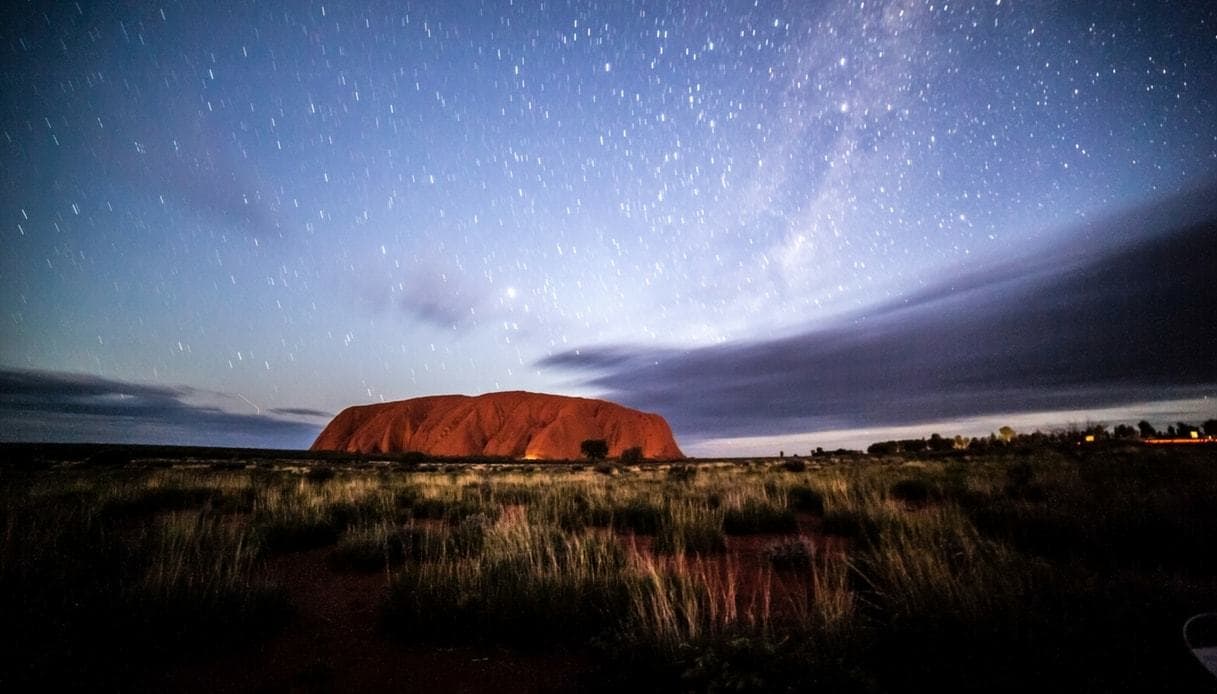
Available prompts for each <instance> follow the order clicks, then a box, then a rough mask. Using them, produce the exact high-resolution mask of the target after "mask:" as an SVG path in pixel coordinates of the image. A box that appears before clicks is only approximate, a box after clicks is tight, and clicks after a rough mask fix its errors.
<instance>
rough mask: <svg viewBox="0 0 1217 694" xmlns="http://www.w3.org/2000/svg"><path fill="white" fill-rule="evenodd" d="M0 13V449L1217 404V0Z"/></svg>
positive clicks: (695, 427)
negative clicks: (574, 402) (446, 403)
mask: <svg viewBox="0 0 1217 694" xmlns="http://www.w3.org/2000/svg"><path fill="white" fill-rule="evenodd" d="M3 12H4V22H3V28H0V36H2V37H3V40H2V41H0V50H3V55H4V58H3V70H2V80H3V82H2V92H3V96H2V99H3V106H2V110H0V130H2V132H0V137H2V139H0V146H2V147H3V158H4V174H3V180H4V183H3V186H2V187H0V234H2V235H3V246H2V247H3V250H2V251H0V300H2V301H3V315H2V316H0V320H2V321H3V325H4V328H3V333H2V337H3V339H2V341H0V368H2V369H3V370H4V377H3V379H0V382H2V383H4V384H5V385H4V391H3V393H0V395H2V396H3V400H2V402H0V409H2V410H3V417H2V418H0V421H2V422H4V424H3V429H0V437H3V438H7V439H28V438H31V437H36V438H48V439H65V440H71V439H80V438H86V439H96V438H99V437H117V438H122V439H124V440H129V439H139V440H156V441H167V442H171V443H179V442H189V443H211V442H220V443H223V442H225V441H229V442H234V441H239V442H240V443H243V444H250V443H253V444H264V445H275V446H307V445H308V443H310V442H311V438H312V436H314V435H315V434H316V432H317V431H318V430H319V429H320V427H321V425H322V424H324V422H325V420H326V417H327V415H328V413H334V412H337V411H338V410H340V409H341V408H343V407H345V406H347V405H350V404H355V403H360V402H374V401H380V400H395V399H401V398H406V397H413V396H418V395H425V394H433V393H470V394H475V393H482V392H488V391H494V390H506V389H513V390H514V389H521V390H534V391H544V392H558V393H565V394H571V395H587V396H605V397H610V398H613V399H616V400H618V401H620V402H623V403H624V404H628V405H631V406H635V407H641V408H643V409H648V410H653V411H658V412H660V413H661V414H663V415H664V416H665V417H668V418H669V420H670V421H671V422H672V423H673V426H674V429H675V432H676V434H677V436H678V438H679V439H680V440H681V442H682V444H683V443H686V442H687V443H688V444H690V445H686V450H689V449H692V451H693V452H695V453H698V454H705V455H711V454H715V453H718V452H725V451H730V452H740V451H744V452H751V451H752V450H758V451H769V448H770V447H773V446H775V445H776V444H775V443H774V442H776V441H781V440H783V437H786V438H792V439H793V440H797V441H801V442H804V443H809V442H810V443H814V442H816V441H817V438H816V434H817V432H832V437H829V438H826V439H824V440H825V441H828V442H832V441H836V440H847V439H849V437H848V436H846V435H845V434H843V433H842V432H847V431H852V430H860V429H863V428H868V427H869V428H874V427H897V426H911V425H917V424H918V423H922V422H924V423H935V424H942V425H943V426H950V423H951V422H960V423H961V424H959V426H961V427H964V428H966V426H965V424H963V423H965V422H970V424H969V426H973V428H976V429H982V430H987V429H988V428H989V427H990V426H991V425H992V422H991V421H984V422H980V423H977V422H976V421H975V420H974V418H975V417H979V416H993V417H1003V416H1004V417H1007V418H1010V417H1015V416H1019V417H1024V418H1025V417H1027V416H1030V413H1035V412H1043V413H1051V412H1054V411H1055V412H1069V413H1071V414H1070V415H1069V416H1091V415H1087V414H1086V413H1087V412H1093V413H1095V414H1094V415H1093V416H1106V417H1122V416H1124V415H1125V411H1124V410H1122V409H1120V408H1137V407H1139V408H1140V410H1136V409H1129V410H1128V411H1127V416H1128V417H1131V418H1133V419H1136V418H1139V417H1140V416H1141V415H1140V414H1139V412H1141V411H1147V412H1148V411H1160V410H1161V411H1164V412H1169V415H1170V416H1176V415H1178V416H1189V417H1193V418H1196V417H1200V418H1207V417H1211V416H1212V414H1213V407H1214V406H1213V405H1212V404H1211V403H1212V400H1210V399H1208V398H1210V397H1211V396H1213V395H1217V386H1215V384H1217V372H1215V368H1214V367H1213V366H1211V363H1212V362H1213V360H1212V349H1213V348H1214V347H1215V346H1217V338H1215V337H1214V331H1213V328H1212V327H1211V326H1212V305H1213V300H1214V299H1215V298H1217V297H1215V296H1214V290H1213V288H1212V287H1211V286H1210V284H1211V283H1210V282H1209V281H1208V280H1206V279H1205V278H1206V277H1208V276H1209V275H1211V274H1212V272H1213V270H1214V269H1217V259H1215V256H1214V255H1213V251H1212V250H1209V249H1211V248H1213V246H1214V244H1213V243H1212V242H1213V240H1214V236H1215V235H1217V234H1215V233H1214V231H1213V230H1214V224H1213V221H1214V220H1217V208H1215V207H1214V203H1213V200H1214V198H1215V196H1214V195H1213V194H1212V193H1213V192H1214V190H1217V185H1215V184H1217V101H1215V97H1214V95H1217V8H1215V7H1213V6H1211V5H1209V4H1207V3H1166V2H1122V3H1107V2H1077V3H1052V2H1022V1H1018V0H989V1H988V2H937V1H934V2H923V1H920V0H918V1H911V0H897V1H892V2H873V1H867V2H815V3H802V2H790V3H768V2H760V1H757V2H738V3H737V2H718V1H708V2H664V3H651V2H608V3H597V2H518V1H512V2H501V3H491V2H433V3H431V2H422V3H392V2H385V3H317V2H311V3H294V2H233V3H222V4H220V5H216V4H213V3H193V2H187V3H165V4H163V5H161V4H156V3H122V4H114V3H96V4H93V3H85V2H79V3H71V2H67V3H53V4H48V3H32V2H31V3H14V4H10V6H8V7H7V9H5V10H4V11H3ZM1172 249H1173V250H1176V251H1178V252H1175V253H1172V252H1169V251H1171V250H1172ZM1145 258H1153V259H1154V260H1153V263H1152V264H1151V265H1146V264H1145V262H1143V259H1145ZM1117 270H1118V274H1115V275H1113V274H1112V273H1117ZM1147 317H1149V318H1152V320H1150V321H1149V322H1148V323H1146V318H1147ZM1146 325H1148V326H1149V327H1146V328H1144V329H1140V328H1136V326H1146ZM1096 364H1099V365H1107V366H1105V367H1104V366H1096ZM1103 408H1105V409H1103ZM1113 408H1115V409H1113ZM1164 408H1165V409H1164ZM195 413H203V415H202V416H200V417H194V416H193V415H194V414H195ZM1164 416H1166V415H1164ZM994 421H996V420H994ZM1019 421H1023V420H1019ZM1043 421H1044V422H1045V424H1046V425H1047V424H1051V417H1050V416H1048V415H1047V414H1046V415H1045V418H1044V419H1043ZM234 422H239V424H234ZM116 423H117V424H116ZM234 431H235V432H239V434H240V437H239V438H234V434H232V432H234ZM952 433H954V432H952ZM965 433H966V432H965ZM833 437H835V438H833ZM821 438H823V435H822V436H821ZM849 440H852V439H849ZM741 441H743V442H745V443H740V442H741ZM748 441H752V442H754V445H752V447H751V448H750V444H748V443H746V442H748Z"/></svg>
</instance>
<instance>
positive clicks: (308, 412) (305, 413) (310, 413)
mask: <svg viewBox="0 0 1217 694" xmlns="http://www.w3.org/2000/svg"><path fill="white" fill-rule="evenodd" d="M267 412H271V413H273V414H282V415H289V416H298V417H326V418H329V417H333V416H334V413H333V412H322V411H321V410H313V409H309V408H307V407H272V408H270V409H269V410H267Z"/></svg>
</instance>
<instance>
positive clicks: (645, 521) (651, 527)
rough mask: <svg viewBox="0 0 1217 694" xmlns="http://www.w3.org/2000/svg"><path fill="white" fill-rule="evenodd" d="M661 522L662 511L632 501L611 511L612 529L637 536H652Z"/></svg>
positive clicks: (639, 501)
mask: <svg viewBox="0 0 1217 694" xmlns="http://www.w3.org/2000/svg"><path fill="white" fill-rule="evenodd" d="M662 521H663V511H662V510H661V509H660V508H659V507H658V506H655V505H652V504H648V503H647V502H645V501H642V500H640V499H634V500H632V501H630V502H629V503H628V504H626V505H624V506H618V507H617V508H615V509H613V528H614V529H615V530H629V531H632V532H634V533H637V534H639V535H654V534H655V533H656V532H657V531H658V530H659V526H660V523H661V522H662Z"/></svg>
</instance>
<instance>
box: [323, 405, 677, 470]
mask: <svg viewBox="0 0 1217 694" xmlns="http://www.w3.org/2000/svg"><path fill="white" fill-rule="evenodd" d="M588 439H604V440H605V441H606V442H607V443H608V447H609V457H610V458H615V457H618V456H620V455H621V453H622V451H625V450H627V449H630V448H633V447H635V446H636V447H638V448H641V449H642V455H643V457H644V458H649V459H653V460H676V459H679V458H683V457H684V454H682V453H681V452H680V448H679V447H677V445H676V440H675V439H673V438H672V430H671V429H670V428H669V427H668V423H667V422H666V421H664V418H663V417H660V416H659V415H657V414H649V413H646V412H639V411H638V410H632V409H630V408H628V407H622V406H621V405H618V404H615V403H611V402H607V401H604V400H592V399H587V398H572V397H566V396H562V395H546V394H544V393H526V392H521V391H516V392H507V393H488V394H486V395H479V396H476V397H470V396H467V395H436V396H431V397H424V398H413V399H411V400H399V401H397V402H388V403H383V404H376V405H359V406H355V407H348V408H347V409H345V410H343V411H342V412H339V413H338V416H337V417H334V419H333V421H331V422H330V423H329V425H328V426H326V427H325V429H324V430H323V431H322V432H321V435H320V436H318V437H317V441H316V442H315V443H314V444H313V447H312V450H314V451H344V452H348V453H403V452H406V451H418V452H420V453H425V454H427V455H435V456H478V455H485V456H506V457H511V458H527V459H539V460H573V459H577V458H580V457H581V456H582V453H581V451H580V446H581V445H582V443H583V442H584V441H586V440H588Z"/></svg>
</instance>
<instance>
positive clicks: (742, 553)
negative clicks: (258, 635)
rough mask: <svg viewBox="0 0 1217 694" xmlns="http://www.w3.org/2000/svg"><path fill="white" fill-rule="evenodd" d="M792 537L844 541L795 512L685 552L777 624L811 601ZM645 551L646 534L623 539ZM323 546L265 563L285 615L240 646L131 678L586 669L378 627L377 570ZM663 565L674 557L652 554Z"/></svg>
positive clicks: (554, 685) (362, 682)
mask: <svg viewBox="0 0 1217 694" xmlns="http://www.w3.org/2000/svg"><path fill="white" fill-rule="evenodd" d="M796 538H802V539H803V540H804V541H808V542H811V543H813V544H814V545H815V547H816V550H817V551H818V552H821V553H825V552H826V553H829V554H839V553H841V552H843V551H844V548H845V545H844V542H845V541H844V540H842V539H840V538H833V537H825V536H823V535H821V534H820V533H819V520H818V519H817V518H814V517H812V516H807V515H800V516H799V532H798V535H797V536H796V535H752V536H743V537H728V538H727V549H728V551H727V552H726V553H725V554H718V555H710V556H709V557H705V558H696V557H694V558H688V559H687V561H688V563H689V564H691V565H700V567H701V568H702V569H704V571H706V572H707V573H708V574H709V575H711V576H718V577H719V578H720V579H721V580H722V581H723V582H724V585H725V584H726V582H731V583H733V584H734V590H735V594H736V595H737V604H738V605H740V610H741V613H744V611H745V610H748V611H754V610H756V609H757V608H758V606H759V605H760V604H761V601H762V600H767V601H768V602H769V604H770V605H771V606H772V611H773V612H774V613H775V614H776V615H777V617H778V619H779V620H780V616H781V613H783V612H786V611H788V610H791V609H792V608H793V609H797V607H796V606H797V605H799V604H800V603H801V604H806V601H808V600H810V599H811V598H812V595H811V593H810V585H809V581H808V580H807V570H806V569H782V570H775V569H773V568H772V566H771V565H770V562H769V560H768V550H769V549H770V548H771V547H772V546H773V545H775V544H777V543H782V542H790V541H792V540H795V539H796ZM620 539H621V541H622V542H623V543H624V544H626V545H627V546H630V547H633V548H634V549H635V550H636V551H637V552H639V553H640V554H642V555H643V556H653V555H651V551H650V548H651V543H652V541H653V538H651V537H646V536H632V535H624V536H621V537H620ZM330 551H331V550H330V549H329V548H325V549H318V550H313V551H309V552H300V553H295V554H289V555H285V556H281V557H277V558H275V559H273V560H272V561H271V562H270V563H269V566H268V572H269V574H270V576H271V578H272V579H273V580H275V581H276V582H277V583H278V584H279V585H281V586H283V587H284V588H286V590H287V592H288V599H289V600H290V601H291V604H292V606H293V607H294V608H295V611H296V612H295V617H294V619H293V621H292V622H291V623H290V624H288V625H287V626H286V627H285V628H284V629H282V630H281V631H280V632H279V633H277V634H276V635H275V636H273V637H271V638H269V639H267V640H265V641H261V642H258V643H256V644H254V645H252V646H250V647H247V648H245V649H244V650H240V651H236V652H231V653H227V654H223V655H219V656H214V657H209V658H205V659H200V660H197V661H190V662H182V663H176V664H170V665H168V666H166V667H165V668H164V670H163V671H158V672H155V673H153V674H150V675H149V676H148V677H147V678H146V680H145V681H143V682H139V683H136V686H135V687H133V689H134V690H144V691H156V692H168V691H172V692H186V693H189V692H198V693H200V694H203V693H207V694H214V693H216V692H266V693H277V692H347V691H350V692H412V691H418V692H438V693H442V692H496V693H506V694H511V693H515V692H576V691H580V690H582V689H584V687H581V686H580V682H581V678H583V677H586V676H587V674H588V673H590V672H591V671H592V669H593V663H592V661H591V660H590V658H589V657H586V656H581V655H578V654H577V653H576V654H572V653H548V654H547V653H519V652H516V651H512V650H508V649H502V648H427V647H422V646H417V645H409V644H405V643H400V642H397V641H394V640H392V639H391V638H388V637H386V636H385V635H384V634H382V633H381V631H380V629H379V626H378V624H377V620H378V617H379V609H380V605H381V604H382V603H383V601H384V599H385V597H386V593H387V578H386V576H385V574H383V573H376V574H358V573H346V572H338V571H335V570H333V569H331V568H330V567H329V566H328V564H327V563H326V556H327V554H328V553H329V552H330ZM654 560H655V561H656V562H657V563H659V564H661V565H663V564H668V563H672V562H674V561H676V560H675V559H674V558H672V557H670V556H656V557H654Z"/></svg>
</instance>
